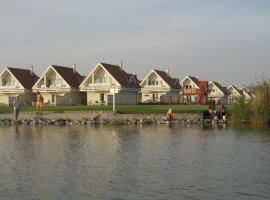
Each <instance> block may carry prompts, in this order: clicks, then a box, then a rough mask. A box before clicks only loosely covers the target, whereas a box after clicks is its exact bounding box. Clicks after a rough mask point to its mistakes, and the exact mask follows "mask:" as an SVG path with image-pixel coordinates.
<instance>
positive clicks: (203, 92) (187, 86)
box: [181, 76, 208, 104]
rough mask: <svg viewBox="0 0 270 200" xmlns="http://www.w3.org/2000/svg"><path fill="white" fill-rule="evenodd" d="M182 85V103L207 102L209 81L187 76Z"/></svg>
mask: <svg viewBox="0 0 270 200" xmlns="http://www.w3.org/2000/svg"><path fill="white" fill-rule="evenodd" d="M181 86H182V88H183V89H182V93H181V102H182V103H199V104H206V103H207V89H208V81H201V80H199V78H196V77H194V76H186V77H185V78H184V79H183V80H182V81H181Z"/></svg>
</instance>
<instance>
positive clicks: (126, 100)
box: [107, 91, 137, 104]
mask: <svg viewBox="0 0 270 200" xmlns="http://www.w3.org/2000/svg"><path fill="white" fill-rule="evenodd" d="M112 103H113V95H112V94H108V95H107V104H112ZM115 103H116V104H137V92H131V91H121V92H119V93H117V94H115Z"/></svg>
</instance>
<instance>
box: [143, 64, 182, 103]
mask: <svg viewBox="0 0 270 200" xmlns="http://www.w3.org/2000/svg"><path fill="white" fill-rule="evenodd" d="M140 86H141V102H153V103H154V102H161V103H176V102H179V96H180V88H181V87H180V83H179V79H176V78H172V77H171V76H170V75H169V74H168V72H165V71H161V70H156V69H152V70H151V71H150V72H149V73H148V74H147V76H146V77H145V78H144V79H143V81H142V82H141V83H140Z"/></svg>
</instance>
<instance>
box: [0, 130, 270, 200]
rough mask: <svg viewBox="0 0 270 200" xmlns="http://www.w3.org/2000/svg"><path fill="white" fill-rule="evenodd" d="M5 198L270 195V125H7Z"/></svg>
mask: <svg viewBox="0 0 270 200" xmlns="http://www.w3.org/2000/svg"><path fill="white" fill-rule="evenodd" d="M0 162H1V165H0V199H8V200H9V199H26V200H30V199H42V200H43V199H44V200H47V199H55V200H59V199H65V200H68V199H72V200H73V199H115V200H116V199H119V200H120V199H134V200H140V199H142V200H148V199H153V200H157V199H162V200H163V199H168V200H171V199H230V200H232V199H237V200H238V199H243V200H247V199H270V130H269V129H268V128H262V129H256V130H255V129H252V128H246V129H243V128H242V129H225V128H219V129H218V128H212V129H203V128H200V127H198V126H196V127H188V128H187V127H181V126H175V127H168V126H148V127H143V126H137V127H136V126H122V127H86V126H85V127H84V126H74V127H56V126H44V127H35V126H31V127H28V126H19V127H0Z"/></svg>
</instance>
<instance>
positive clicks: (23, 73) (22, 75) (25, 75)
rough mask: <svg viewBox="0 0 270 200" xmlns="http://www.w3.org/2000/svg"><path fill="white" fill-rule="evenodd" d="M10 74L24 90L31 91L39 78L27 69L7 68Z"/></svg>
mask: <svg viewBox="0 0 270 200" xmlns="http://www.w3.org/2000/svg"><path fill="white" fill-rule="evenodd" d="M7 69H8V70H9V71H10V73H12V74H13V76H14V77H15V78H16V79H17V80H18V81H19V82H20V84H21V85H22V86H23V87H24V88H25V89H32V87H33V85H34V84H35V83H36V81H37V80H38V79H39V77H38V76H37V75H36V74H35V73H34V72H31V71H30V70H29V69H19V68H13V67H7Z"/></svg>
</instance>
